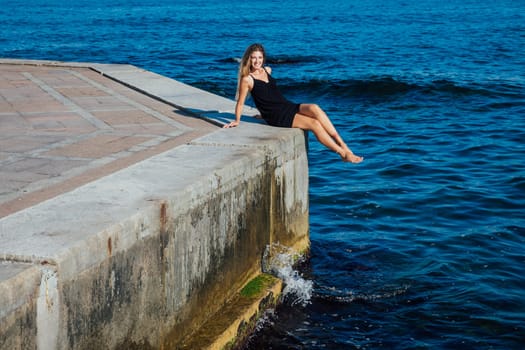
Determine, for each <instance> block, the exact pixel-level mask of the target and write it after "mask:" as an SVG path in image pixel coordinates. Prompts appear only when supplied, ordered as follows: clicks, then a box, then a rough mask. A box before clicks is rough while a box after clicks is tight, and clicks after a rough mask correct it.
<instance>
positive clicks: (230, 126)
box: [223, 121, 239, 129]
mask: <svg viewBox="0 0 525 350" xmlns="http://www.w3.org/2000/svg"><path fill="white" fill-rule="evenodd" d="M238 125H239V122H238V121H234V122H231V123H229V124H225V125H224V126H223V128H225V129H227V128H235V127H236V126H238Z"/></svg>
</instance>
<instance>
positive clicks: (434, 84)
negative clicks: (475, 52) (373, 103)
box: [279, 76, 524, 105]
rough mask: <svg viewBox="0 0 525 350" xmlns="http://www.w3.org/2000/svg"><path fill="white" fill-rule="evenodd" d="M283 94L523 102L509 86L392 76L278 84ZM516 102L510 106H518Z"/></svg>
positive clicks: (518, 91) (518, 90)
mask: <svg viewBox="0 0 525 350" xmlns="http://www.w3.org/2000/svg"><path fill="white" fill-rule="evenodd" d="M279 85H280V88H281V90H284V91H294V93H306V94H308V93H311V92H312V91H315V92H316V94H319V95H323V96H327V95H328V96H333V97H350V96H352V97H354V98H359V97H362V98H374V97H388V96H397V95H407V94H418V95H426V96H429V95H442V96H450V97H474V96H479V97H493V98H498V97H503V98H507V99H516V100H523V98H524V95H523V87H521V86H509V85H508V84H498V83H492V84H486V85H481V84H472V83H464V84H462V83H459V82H454V81H450V80H434V81H430V82H409V81H403V80H401V79H398V78H394V77H391V76H371V77H369V78H367V79H343V80H324V79H311V80H308V81H297V80H292V79H283V80H281V81H280V83H279ZM515 103H517V102H507V103H506V104H505V105H508V104H513V105H514V104H515Z"/></svg>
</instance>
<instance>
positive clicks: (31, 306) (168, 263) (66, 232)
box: [0, 122, 309, 349]
mask: <svg viewBox="0 0 525 350" xmlns="http://www.w3.org/2000/svg"><path fill="white" fill-rule="evenodd" d="M0 242H1V243H0V260H1V261H2V262H1V263H0V349H16V348H23V349H33V348H38V349H97V348H107V349H132V348H141V349H148V348H152V349H159V348H164V349H172V348H177V344H178V343H179V342H180V340H181V339H182V338H183V337H184V336H185V335H187V334H189V333H191V332H193V331H194V330H196V329H197V328H198V327H199V326H200V325H201V324H202V323H203V322H204V321H205V320H206V319H207V318H208V317H210V315H212V314H213V313H215V312H217V311H218V310H220V307H221V306H222V305H223V304H224V303H225V301H226V300H227V299H229V298H230V297H231V296H232V295H233V294H234V293H235V292H237V291H238V290H239V288H241V287H242V285H243V284H244V283H246V282H247V281H248V280H249V279H250V278H252V277H253V276H254V275H255V274H257V273H258V272H259V271H260V265H261V258H262V255H263V252H264V249H265V247H266V246H267V245H268V244H269V243H271V242H280V243H281V244H284V245H288V246H294V247H295V248H296V249H298V250H305V249H307V247H308V244H309V241H308V169H307V155H306V149H305V138H304V135H303V133H302V131H300V130H289V129H276V128H271V127H268V126H265V125H261V124H257V123H249V122H246V123H243V124H242V125H241V127H239V128H237V129H232V130H223V129H218V130H217V131H216V132H214V133H212V134H209V135H207V136H205V137H202V138H201V139H197V140H194V141H193V142H191V143H190V144H187V145H183V146H180V147H177V148H174V149H172V150H170V151H168V152H165V153H163V154H160V155H157V156H155V157H152V158H150V159H147V160H145V161H142V162H140V163H138V164H135V165H133V166H131V167H129V168H127V169H124V170H121V171H119V172H116V173H114V174H112V175H109V176H106V177H104V178H102V179H99V180H97V181H94V182H92V183H89V184H87V185H84V186H82V187H79V188H77V189H75V190H73V191H71V192H68V193H66V194H63V195H60V196H58V197H55V198H53V199H51V200H48V201H46V202H43V203H40V204H38V205H36V206H34V207H31V208H28V209H26V210H23V211H19V212H17V213H15V214H12V215H10V216H7V217H4V218H2V219H0Z"/></svg>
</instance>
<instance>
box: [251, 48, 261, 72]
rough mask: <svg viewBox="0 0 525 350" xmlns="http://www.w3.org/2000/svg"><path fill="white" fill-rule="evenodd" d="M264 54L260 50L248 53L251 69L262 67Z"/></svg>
mask: <svg viewBox="0 0 525 350" xmlns="http://www.w3.org/2000/svg"><path fill="white" fill-rule="evenodd" d="M263 64H264V54H263V53H262V52H261V51H254V52H252V54H251V55H250V65H251V69H252V70H258V69H261V68H262V67H263Z"/></svg>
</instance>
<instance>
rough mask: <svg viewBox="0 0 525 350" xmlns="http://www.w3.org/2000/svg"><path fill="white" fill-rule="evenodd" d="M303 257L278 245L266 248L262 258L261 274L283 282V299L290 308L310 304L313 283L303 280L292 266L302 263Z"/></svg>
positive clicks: (274, 244)
mask: <svg viewBox="0 0 525 350" xmlns="http://www.w3.org/2000/svg"><path fill="white" fill-rule="evenodd" d="M303 260H304V256H302V255H300V254H299V253H297V252H296V251H295V250H293V249H292V248H290V247H286V246H283V245H281V244H279V243H272V244H270V245H268V246H266V250H265V251H264V256H263V272H265V273H269V274H272V275H274V276H277V277H278V278H280V279H282V280H283V282H284V285H285V287H284V289H283V298H284V299H286V300H289V301H290V303H291V305H292V306H295V305H301V306H306V305H308V304H310V302H311V298H312V292H313V282H312V281H310V280H306V279H304V278H303V277H302V276H301V274H300V273H299V271H297V270H295V269H294V266H295V265H296V264H297V263H299V262H301V261H303Z"/></svg>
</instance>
